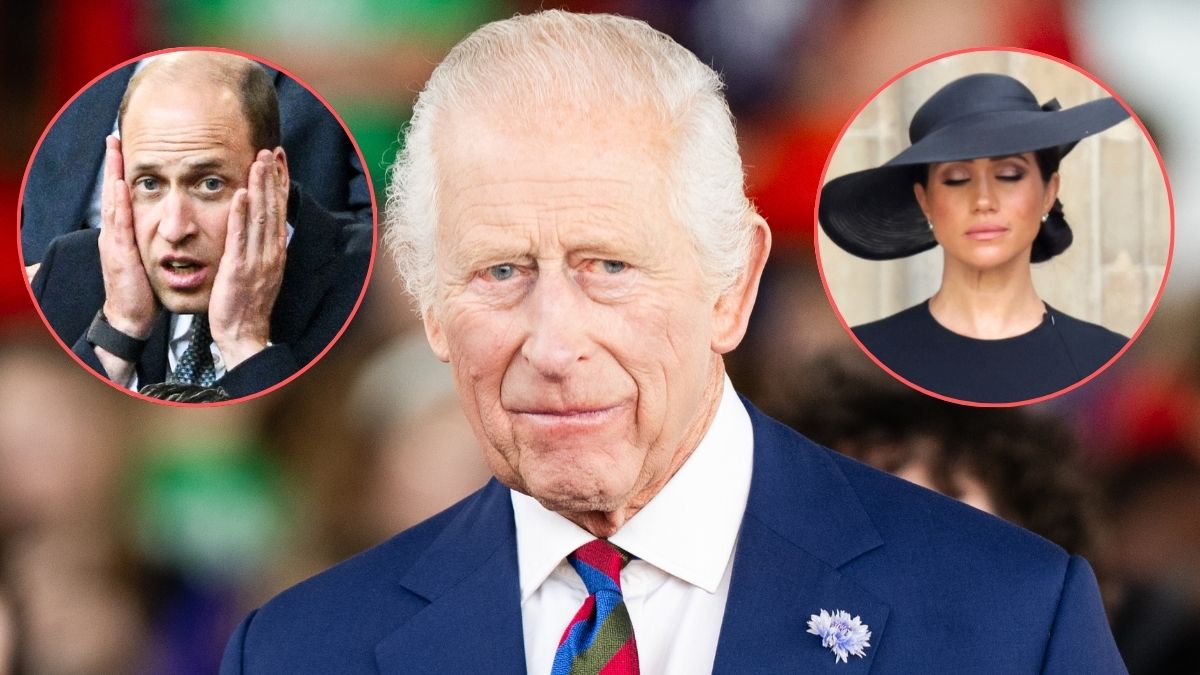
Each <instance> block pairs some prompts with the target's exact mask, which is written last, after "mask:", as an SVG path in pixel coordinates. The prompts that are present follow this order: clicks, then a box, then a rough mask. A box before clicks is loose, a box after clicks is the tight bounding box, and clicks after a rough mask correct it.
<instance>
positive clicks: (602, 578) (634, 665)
mask: <svg viewBox="0 0 1200 675" xmlns="http://www.w3.org/2000/svg"><path fill="white" fill-rule="evenodd" d="M632 557H633V556H631V555H629V554H628V553H626V552H625V551H622V550H621V549H619V548H617V547H616V546H613V545H612V544H610V543H608V542H607V541H605V540H603V539H594V540H592V541H590V542H588V543H586V544H584V545H583V546H580V547H579V548H577V549H575V552H574V553H572V554H571V555H569V556H567V562H569V563H571V566H572V567H574V568H575V571H576V572H578V573H579V576H580V577H582V578H583V584H584V585H585V586H587V590H588V593H589V594H590V595H588V597H587V599H586V600H584V601H583V606H582V607H580V608H579V611H578V612H576V613H575V618H573V619H571V623H569V624H567V629H566V630H565V631H564V632H563V636H562V640H560V641H559V643H558V651H557V652H555V654H554V667H553V668H552V669H551V670H550V673H551V675H638V674H639V673H640V672H641V671H640V670H639V669H638V653H637V642H636V641H635V640H634V638H633V624H632V623H631V622H630V621H629V611H628V610H627V609H626V608H625V598H624V597H622V596H621V569H622V568H624V567H625V565H627V564H628V563H629V561H630V559H632Z"/></svg>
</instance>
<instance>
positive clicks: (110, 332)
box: [87, 307, 146, 363]
mask: <svg viewBox="0 0 1200 675" xmlns="http://www.w3.org/2000/svg"><path fill="white" fill-rule="evenodd" d="M87 341H88V342H90V343H91V344H92V345H93V346H95V347H101V348H103V349H105V350H107V351H109V352H110V353H112V354H113V355H114V356H116V357H117V358H120V359H123V360H125V361H129V362H130V363H137V360H138V359H139V358H141V356H142V350H143V349H145V348H146V340H139V339H137V338H135V337H133V336H131V335H126V334H125V333H122V332H121V331H119V330H117V329H116V328H113V327H112V325H111V324H109V323H108V319H106V318H105V317H104V308H103V307H101V308H100V309H99V310H98V311H97V312H96V318H94V319H92V325H90V326H88V329H87Z"/></svg>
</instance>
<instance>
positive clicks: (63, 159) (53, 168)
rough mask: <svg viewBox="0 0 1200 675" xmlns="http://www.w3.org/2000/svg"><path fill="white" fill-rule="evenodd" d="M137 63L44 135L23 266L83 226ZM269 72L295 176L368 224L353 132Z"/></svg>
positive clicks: (24, 233)
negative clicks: (349, 133)
mask: <svg viewBox="0 0 1200 675" xmlns="http://www.w3.org/2000/svg"><path fill="white" fill-rule="evenodd" d="M136 66H137V64H136V63H131V64H129V65H127V66H125V67H123V68H119V69H117V70H115V71H113V72H112V73H109V74H108V75H107V76H105V77H103V78H101V79H99V80H97V81H96V82H95V83H94V84H92V85H91V86H89V87H88V88H87V89H85V90H83V91H82V92H80V94H79V96H78V97H77V98H76V99H75V100H74V101H72V102H71V105H69V106H68V107H67V108H66V109H64V110H63V112H62V114H61V115H60V116H59V118H58V120H56V121H55V123H54V126H52V127H50V129H49V130H48V132H47V133H46V137H45V138H44V139H43V140H42V143H41V146H39V148H38V152H37V154H36V155H34V158H33V163H32V164H31V165H30V167H29V179H28V182H27V183H26V186H25V192H24V194H23V196H22V201H21V251H22V255H23V256H24V259H25V264H26V265H32V264H33V263H36V262H41V260H42V257H43V256H44V255H45V253H46V248H47V247H48V246H49V245H50V242H51V241H52V240H53V239H54V238H55V237H58V236H61V235H64V234H67V233H69V232H74V231H75V230H78V229H81V228H86V227H87V224H86V222H85V221H86V218H87V211H88V206H89V204H90V203H91V199H92V193H93V191H94V190H95V186H96V179H97V177H98V176H99V174H100V166H101V164H102V163H103V161H104V138H105V137H106V136H108V134H109V133H111V132H112V126H113V121H114V120H116V119H117V107H118V106H119V105H120V103H121V97H122V96H123V95H124V94H125V87H126V85H128V84H129V78H130V77H132V76H133V71H134V68H135V67H136ZM264 67H265V66H264ZM266 70H267V72H268V73H269V74H270V75H271V76H272V78H273V79H274V81H275V93H276V94H277V95H278V97H279V125H280V129H279V131H280V136H281V138H282V145H283V149H284V151H285V152H286V153H287V156H288V169H289V171H290V174H291V178H292V180H294V181H296V182H298V183H300V184H301V185H304V186H305V188H306V192H307V194H308V196H309V197H311V198H312V199H314V200H315V201H316V202H317V203H319V204H321V205H322V206H323V207H325V209H326V210H328V211H331V212H333V213H334V214H337V215H339V216H344V217H345V218H346V219H347V220H353V221H357V222H362V223H370V222H371V218H372V214H371V193H370V189H369V187H368V186H367V177H366V174H365V172H364V171H363V168H362V163H361V162H360V161H359V159H358V153H357V152H355V150H354V144H353V143H351V141H350V137H349V136H347V135H346V132H345V130H343V129H342V126H341V125H340V124H338V121H337V119H336V118H335V117H334V116H333V115H332V114H330V112H329V110H328V109H326V108H325V106H324V105H323V104H322V103H321V102H320V101H319V100H317V98H316V97H315V96H313V95H312V93H311V92H309V91H308V90H307V89H305V88H304V87H303V86H301V85H300V84H299V83H298V82H296V81H295V80H293V79H291V78H290V77H288V76H287V75H284V74H283V73H281V72H279V71H277V70H275V69H273V68H266Z"/></svg>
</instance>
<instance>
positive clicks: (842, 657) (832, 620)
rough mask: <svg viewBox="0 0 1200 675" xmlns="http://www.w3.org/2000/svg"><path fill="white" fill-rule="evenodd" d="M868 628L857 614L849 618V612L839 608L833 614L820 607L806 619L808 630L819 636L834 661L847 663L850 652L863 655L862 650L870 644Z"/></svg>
mask: <svg viewBox="0 0 1200 675" xmlns="http://www.w3.org/2000/svg"><path fill="white" fill-rule="evenodd" d="M868 628H870V626H868V625H867V624H865V623H863V622H862V621H861V620H860V619H859V618H858V617H857V616H856V617H853V618H851V617H850V613H849V612H846V611H844V610H840V609H839V610H836V611H834V613H833V614H830V613H829V612H827V611H825V610H823V609H822V610H821V613H820V614H813V615H811V616H810V617H809V619H808V632H809V633H812V634H813V635H816V636H817V637H819V638H821V646H822V647H825V648H827V649H829V650H830V651H832V652H833V655H834V659H833V662H834V663H837V662H838V661H841V662H842V663H848V662H849V657H850V655H851V654H853V655H855V656H858V657H860V658H861V657H862V656H864V654H863V650H864V649H866V648H867V647H870V646H871V643H870V642H869V641H870V639H871V631H870V630H868Z"/></svg>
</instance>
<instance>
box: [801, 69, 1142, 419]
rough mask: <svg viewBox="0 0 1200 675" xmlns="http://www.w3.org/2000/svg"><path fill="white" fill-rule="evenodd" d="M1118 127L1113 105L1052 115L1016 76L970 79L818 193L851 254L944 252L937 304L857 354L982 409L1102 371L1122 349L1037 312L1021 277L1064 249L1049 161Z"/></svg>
mask: <svg viewBox="0 0 1200 675" xmlns="http://www.w3.org/2000/svg"><path fill="white" fill-rule="evenodd" d="M1128 116H1129V113H1128V112H1126V110H1125V109H1124V108H1123V107H1122V106H1121V105H1120V103H1118V102H1117V101H1116V100H1114V99H1112V98H1105V99H1101V100H1097V101H1091V102H1089V103H1085V104H1083V105H1079V106H1076V107H1074V108H1070V109H1067V110H1060V106H1059V105H1058V102H1057V101H1054V100H1052V101H1050V102H1049V103H1046V104H1044V105H1039V104H1038V102H1037V99H1036V98H1035V97H1034V95H1033V93H1032V92H1030V91H1029V89H1028V88H1027V87H1025V85H1023V84H1022V83H1021V82H1019V81H1018V80H1016V79H1014V78H1012V77H1008V76H1006V75H995V74H977V75H969V76H967V77H963V78H961V79H958V80H955V81H954V82H951V83H950V84H948V85H946V86H945V87H942V88H941V89H940V90H938V92H937V93H935V94H934V95H933V96H932V97H930V98H929V100H928V101H926V102H925V103H924V104H923V105H922V106H921V107H920V108H918V109H917V112H916V114H915V115H914V116H913V119H912V123H911V124H910V125H909V138H910V139H911V141H912V145H911V146H910V147H909V148H908V149H906V150H904V151H903V152H901V153H900V154H899V155H897V156H896V157H894V158H893V159H892V160H890V161H888V162H887V163H886V164H884V165H883V166H881V167H878V168H875V169H868V170H866V171H859V172H856V173H852V174H849V175H846V176H842V177H840V178H836V179H834V180H832V181H830V182H828V183H827V184H826V185H825V186H824V188H822V190H821V200H820V206H819V209H818V218H819V220H820V222H821V226H822V227H823V228H824V230H825V232H826V233H827V234H828V235H829V237H830V239H832V240H833V241H834V243H836V244H837V245H838V246H840V247H841V248H843V249H845V250H846V251H848V252H849V253H852V254H854V255H856V256H859V257H861V258H866V259H869V260H890V259H894V258H902V257H906V256H910V255H913V254H916V253H920V252H921V251H925V250H927V249H930V248H933V247H934V246H937V245H938V244H941V246H942V249H943V252H944V258H945V265H944V268H943V274H942V285H941V287H940V288H939V290H938V291H937V293H935V294H934V295H933V297H931V298H930V299H929V300H927V301H926V302H923V303H921V304H919V305H917V306H915V307H911V308H909V309H906V310H904V311H902V312H900V313H899V314H896V315H893V316H891V317H888V318H885V319H881V320H879V321H875V322H872V323H868V324H865V325H862V326H857V327H855V328H854V333H855V335H856V336H857V337H858V339H859V340H860V341H861V342H862V343H863V345H864V346H865V347H866V348H867V349H868V350H869V351H870V352H871V353H872V354H873V355H874V356H875V357H876V358H878V359H879V360H880V361H881V362H883V363H884V364H885V365H886V366H887V367H888V368H889V369H891V370H892V371H893V372H895V373H896V374H898V375H900V376H901V377H903V378H904V379H906V380H908V381H909V382H911V383H913V384H916V385H918V386H920V387H923V388H925V389H927V390H930V391H933V392H935V393H938V394H941V395H943V396H948V397H951V398H955V399H961V400H965V401H972V402H979V403H1011V402H1017V401H1024V400H1028V399H1032V398H1037V397H1039V396H1044V395H1046V394H1051V393H1054V392H1056V391H1059V390H1061V389H1063V388H1065V387H1068V386H1070V385H1072V384H1074V383H1076V382H1078V381H1080V380H1082V379H1084V378H1085V377H1087V376H1088V375H1090V374H1091V373H1093V372H1095V371H1096V370H1097V369H1098V368H1100V367H1101V366H1103V365H1104V364H1105V363H1106V362H1108V360H1109V359H1111V358H1112V357H1113V356H1114V355H1115V354H1116V353H1117V352H1118V351H1120V349H1121V348H1122V347H1123V346H1124V345H1125V343H1126V341H1127V338H1126V337H1124V336H1122V335H1119V334H1117V333H1114V332H1112V331H1110V330H1108V329H1106V328H1103V327H1101V326H1097V325H1095V324H1091V323H1087V322H1084V321H1080V320H1078V319H1074V318H1072V317H1070V316H1067V315H1066V314H1063V313H1062V312H1060V311H1058V310H1055V309H1054V308H1052V307H1050V306H1049V305H1048V304H1046V303H1045V302H1043V301H1042V300H1041V298H1040V297H1039V296H1038V294H1037V292H1036V290H1035V289H1034V287H1033V277H1032V271H1031V266H1030V265H1031V263H1036V262H1042V261H1045V260H1049V259H1050V258H1052V257H1054V256H1056V255H1058V254H1059V253H1062V252H1063V251H1064V250H1066V248H1067V247H1068V246H1070V245H1071V228H1070V226H1069V225H1068V224H1067V222H1066V219H1065V218H1064V217H1063V211H1062V204H1061V202H1059V201H1058V187H1059V180H1060V179H1059V174H1058V165H1059V160H1060V159H1061V158H1062V157H1063V155H1065V154H1067V153H1068V152H1070V150H1071V149H1072V148H1073V147H1074V146H1075V144H1076V143H1077V142H1078V141H1079V140H1080V139H1082V138H1084V137H1086V136H1089V135H1092V134H1095V133H1098V132H1100V131H1103V130H1104V129H1107V128H1108V127H1110V126H1112V125H1114V124H1116V123H1118V122H1120V121H1122V120H1123V119H1125V118H1126V117H1128Z"/></svg>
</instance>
